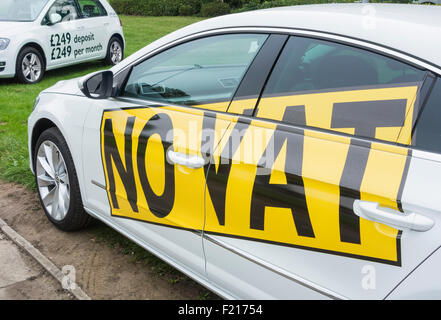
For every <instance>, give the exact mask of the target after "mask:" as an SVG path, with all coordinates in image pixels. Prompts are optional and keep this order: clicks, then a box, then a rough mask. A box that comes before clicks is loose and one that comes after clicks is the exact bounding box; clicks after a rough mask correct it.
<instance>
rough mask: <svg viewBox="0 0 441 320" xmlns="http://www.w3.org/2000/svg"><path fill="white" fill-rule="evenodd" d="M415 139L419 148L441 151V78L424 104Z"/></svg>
mask: <svg viewBox="0 0 441 320" xmlns="http://www.w3.org/2000/svg"><path fill="white" fill-rule="evenodd" d="M413 140H414V144H415V146H416V147H417V148H419V149H423V150H426V151H432V152H437V153H441V79H437V81H436V83H435V86H434V88H433V89H432V92H431V94H430V97H429V99H428V100H427V102H426V105H425V106H424V109H423V111H422V113H421V116H420V119H419V120H418V123H417V126H416V130H415V133H414V139H413Z"/></svg>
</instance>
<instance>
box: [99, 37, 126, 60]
mask: <svg viewBox="0 0 441 320" xmlns="http://www.w3.org/2000/svg"><path fill="white" fill-rule="evenodd" d="M123 58H124V45H123V43H122V41H121V39H119V38H118V37H112V38H111V39H110V41H109V45H108V47H107V55H106V58H105V59H104V62H105V63H106V64H108V65H112V66H114V65H116V64H118V63H120V62H121V61H122V59H123Z"/></svg>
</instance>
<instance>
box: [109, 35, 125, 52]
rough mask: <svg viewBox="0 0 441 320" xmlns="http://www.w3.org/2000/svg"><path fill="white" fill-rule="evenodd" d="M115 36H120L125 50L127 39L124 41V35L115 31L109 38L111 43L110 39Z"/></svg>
mask: <svg viewBox="0 0 441 320" xmlns="http://www.w3.org/2000/svg"><path fill="white" fill-rule="evenodd" d="M113 37H116V38H118V39H119V40H121V43H122V45H123V51H125V49H126V43H125V41H124V37H123V36H122V35H121V34H119V33H117V32H115V33H114V34H112V35H111V36H110V38H109V44H110V40H111V39H112V38H113Z"/></svg>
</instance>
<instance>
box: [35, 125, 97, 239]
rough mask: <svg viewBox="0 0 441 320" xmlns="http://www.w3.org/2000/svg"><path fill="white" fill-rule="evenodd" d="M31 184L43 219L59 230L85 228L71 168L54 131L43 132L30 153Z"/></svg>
mask: <svg viewBox="0 0 441 320" xmlns="http://www.w3.org/2000/svg"><path fill="white" fill-rule="evenodd" d="M34 171H35V182H36V185H37V190H38V195H39V197H40V201H41V205H42V206H43V209H44V212H45V213H46V216H47V218H48V219H49V220H50V221H51V222H52V223H53V224H54V225H55V226H56V227H57V228H59V229H61V230H63V231H74V230H79V229H82V228H84V227H86V226H87V225H88V224H89V223H90V222H91V220H92V217H91V216H89V215H88V214H87V213H86V212H85V211H84V208H83V203H82V200H81V194H80V187H79V184H78V178H77V173H76V171H75V166H74V163H73V160H72V156H71V154H70V151H69V148H68V146H67V143H66V140H65V139H64V138H63V136H62V134H61V132H60V131H59V130H58V129H57V128H50V129H48V130H46V131H44V132H43V133H42V134H41V136H40V137H39V138H38V141H37V145H36V148H35V154H34Z"/></svg>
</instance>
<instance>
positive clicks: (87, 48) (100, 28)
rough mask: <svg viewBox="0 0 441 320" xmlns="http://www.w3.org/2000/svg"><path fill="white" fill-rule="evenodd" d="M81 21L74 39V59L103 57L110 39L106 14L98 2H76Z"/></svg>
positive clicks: (90, 0) (79, 0) (92, 0)
mask: <svg viewBox="0 0 441 320" xmlns="http://www.w3.org/2000/svg"><path fill="white" fill-rule="evenodd" d="M77 1H78V6H79V10H80V14H81V19H80V20H78V24H77V29H78V32H77V35H76V37H75V38H74V44H75V45H76V46H75V52H74V55H75V59H78V60H85V59H94V58H100V57H104V56H105V55H106V52H107V45H108V41H109V39H110V35H109V34H108V29H109V24H110V22H109V19H108V16H107V12H106V10H105V9H104V7H103V6H102V5H101V3H100V2H99V1H98V0H77Z"/></svg>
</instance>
